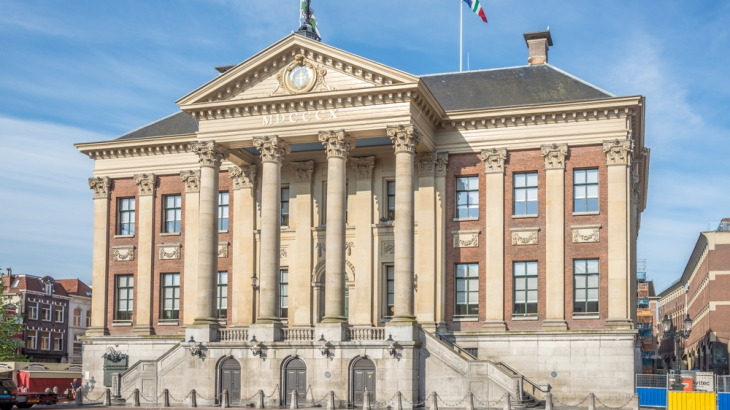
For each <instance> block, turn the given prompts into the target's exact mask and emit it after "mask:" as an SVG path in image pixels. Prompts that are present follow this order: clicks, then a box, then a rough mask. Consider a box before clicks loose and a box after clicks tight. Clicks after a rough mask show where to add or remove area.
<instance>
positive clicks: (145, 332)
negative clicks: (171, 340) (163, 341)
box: [132, 325, 155, 336]
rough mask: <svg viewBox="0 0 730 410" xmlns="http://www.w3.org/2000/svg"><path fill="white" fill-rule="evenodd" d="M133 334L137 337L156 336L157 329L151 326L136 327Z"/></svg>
mask: <svg viewBox="0 0 730 410" xmlns="http://www.w3.org/2000/svg"><path fill="white" fill-rule="evenodd" d="M132 334H133V335H135V336H150V335H154V334H155V328H154V327H152V326H150V325H145V326H135V327H134V328H132Z"/></svg>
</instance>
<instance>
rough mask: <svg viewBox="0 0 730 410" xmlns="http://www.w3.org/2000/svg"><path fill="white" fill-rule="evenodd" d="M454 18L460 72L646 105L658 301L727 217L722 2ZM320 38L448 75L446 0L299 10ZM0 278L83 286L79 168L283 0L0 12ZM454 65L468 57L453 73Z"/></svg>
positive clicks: (276, 12) (450, 18)
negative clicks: (504, 70) (566, 80)
mask: <svg viewBox="0 0 730 410" xmlns="http://www.w3.org/2000/svg"><path fill="white" fill-rule="evenodd" d="M482 5H483V7H484V8H485V11H486V14H487V17H488V19H489V23H488V24H484V23H483V22H482V21H481V20H480V19H479V18H478V17H477V16H475V15H473V14H470V12H469V10H468V9H466V8H465V9H464V60H466V55H467V53H468V55H469V67H468V68H469V69H472V70H476V69H488V68H498V67H511V66H518V65H525V64H526V63H527V48H526V46H525V42H524V39H523V37H522V34H523V33H525V32H532V31H541V30H544V29H546V28H547V27H548V26H549V27H550V31H551V34H552V38H553V42H554V46H553V47H552V48H551V49H550V63H551V64H552V65H554V66H556V67H559V68H561V69H563V70H565V71H567V72H569V73H571V74H573V75H576V76H578V77H580V78H582V79H584V80H586V81H588V82H590V83H593V84H595V85H597V86H599V87H601V88H603V89H605V90H608V91H610V92H612V93H614V94H616V95H643V96H645V97H646V145H647V146H648V147H649V148H651V165H650V173H649V192H648V205H647V209H646V211H645V212H644V214H643V216H642V220H641V230H640V232H639V249H638V257H639V258H640V259H646V260H647V272H648V276H649V278H650V279H653V280H654V281H655V285H656V288H657V290H662V289H664V288H665V287H666V286H668V285H669V284H671V283H672V282H673V281H675V280H676V279H677V278H679V276H680V275H681V273H682V271H683V270H684V268H685V266H686V264H687V260H688V258H689V255H690V253H691V252H692V249H693V247H694V244H695V243H696V241H697V238H698V236H699V232H701V231H704V230H708V228H710V227H713V225H716V224H717V223H718V222H719V221H720V219H722V218H723V217H730V206H728V205H729V204H730V189H728V188H729V187H730V172H728V171H729V170H730V155H729V150H728V148H729V145H728V135H729V131H730V116H728V115H727V114H726V110H727V108H728V106H729V104H728V102H730V80H729V79H728V75H727V70H728V68H727V67H729V66H730V53H728V52H727V49H728V42H729V41H730V25H728V23H727V22H728V21H730V2H718V1H692V2H687V1H662V2H652V1H616V2H598V1H590V2H589V1H558V0H543V1H524V0H523V1H517V0H512V1H506V0H505V1H490V0H485V1H482ZM312 7H313V8H314V9H315V14H316V16H317V19H318V22H319V27H320V31H321V33H322V36H323V42H325V43H327V44H330V45H332V46H335V47H337V48H340V49H343V50H346V51H348V52H351V53H354V54H358V55H361V56H363V57H366V58H369V59H372V60H375V61H378V62H381V63H383V64H386V65H389V66H391V67H394V68H397V69H400V70H403V71H406V72H409V73H412V74H416V75H420V74H431V73H440V72H453V71H458V70H459V7H461V6H460V1H459V0H421V1H419V2H417V3H414V2H413V1H406V0H370V1H352V0H313V2H312ZM0 10H1V12H0V267H2V268H7V267H12V268H13V272H15V273H26V274H32V275H39V276H43V275H51V276H54V277H56V278H76V277H78V278H80V279H82V280H84V281H86V282H87V283H88V282H89V281H90V279H91V247H92V243H91V240H92V205H93V204H92V192H91V191H90V190H89V188H88V184H87V178H88V177H90V176H91V170H92V168H93V161H92V160H90V159H89V158H88V157H86V156H84V155H82V154H80V153H79V152H78V151H77V150H76V149H75V147H74V146H73V144H74V143H79V142H89V141H101V140H107V139H111V138H114V137H116V136H119V135H121V134H124V133H125V132H127V131H130V130H133V129H136V128H138V127H141V126H143V125H145V124H147V123H150V122H152V121H154V120H157V119H159V118H162V117H164V116H167V115H169V114H171V113H174V112H176V111H177V110H178V107H177V106H176V104H175V101H176V100H177V99H178V98H180V97H182V96H183V95H185V94H187V93H188V92H190V91H192V90H194V89H196V88H197V87H199V86H200V85H202V84H204V83H206V82H208V81H209V80H210V79H212V78H214V77H215V76H216V75H217V72H216V71H215V70H214V68H213V67H215V66H221V65H229V64H237V63H240V62H242V61H244V60H246V59H247V58H249V57H251V56H253V55H254V54H256V53H257V52H259V51H261V50H262V49H264V48H266V47H267V46H269V45H271V44H273V43H274V42H276V41H278V40H280V39H281V38H283V37H285V36H287V35H288V34H289V33H291V31H293V30H296V29H297V28H298V1H297V0H266V1H260V0H259V1H254V0H237V1H233V0H207V1H204V0H176V1H172V0H167V1H166V0H157V1H142V0H140V1H127V0H116V1H114V2H106V1H105V2H102V1H94V0H88V1H87V0H76V1H64V2H60V1H50V0H44V1H36V0H22V1H20V0H18V1H8V0H0ZM464 68H465V69H466V68H467V63H466V61H464Z"/></svg>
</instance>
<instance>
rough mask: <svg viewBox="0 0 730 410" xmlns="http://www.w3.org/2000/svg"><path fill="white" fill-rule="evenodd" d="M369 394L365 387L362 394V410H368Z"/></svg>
mask: <svg viewBox="0 0 730 410" xmlns="http://www.w3.org/2000/svg"><path fill="white" fill-rule="evenodd" d="M370 409H371V407H370V392H369V391H368V388H367V387H365V392H364V393H363V394H362V410H370Z"/></svg>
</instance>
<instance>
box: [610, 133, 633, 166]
mask: <svg viewBox="0 0 730 410" xmlns="http://www.w3.org/2000/svg"><path fill="white" fill-rule="evenodd" d="M603 152H605V153H606V165H631V157H632V154H633V152H634V141H633V140H620V139H618V138H617V139H615V140H604V141H603Z"/></svg>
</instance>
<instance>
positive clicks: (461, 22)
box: [459, 0, 464, 72]
mask: <svg viewBox="0 0 730 410" xmlns="http://www.w3.org/2000/svg"><path fill="white" fill-rule="evenodd" d="M459 13H460V14H459V71H460V72H461V71H463V65H464V6H462V5H461V0H459Z"/></svg>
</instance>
